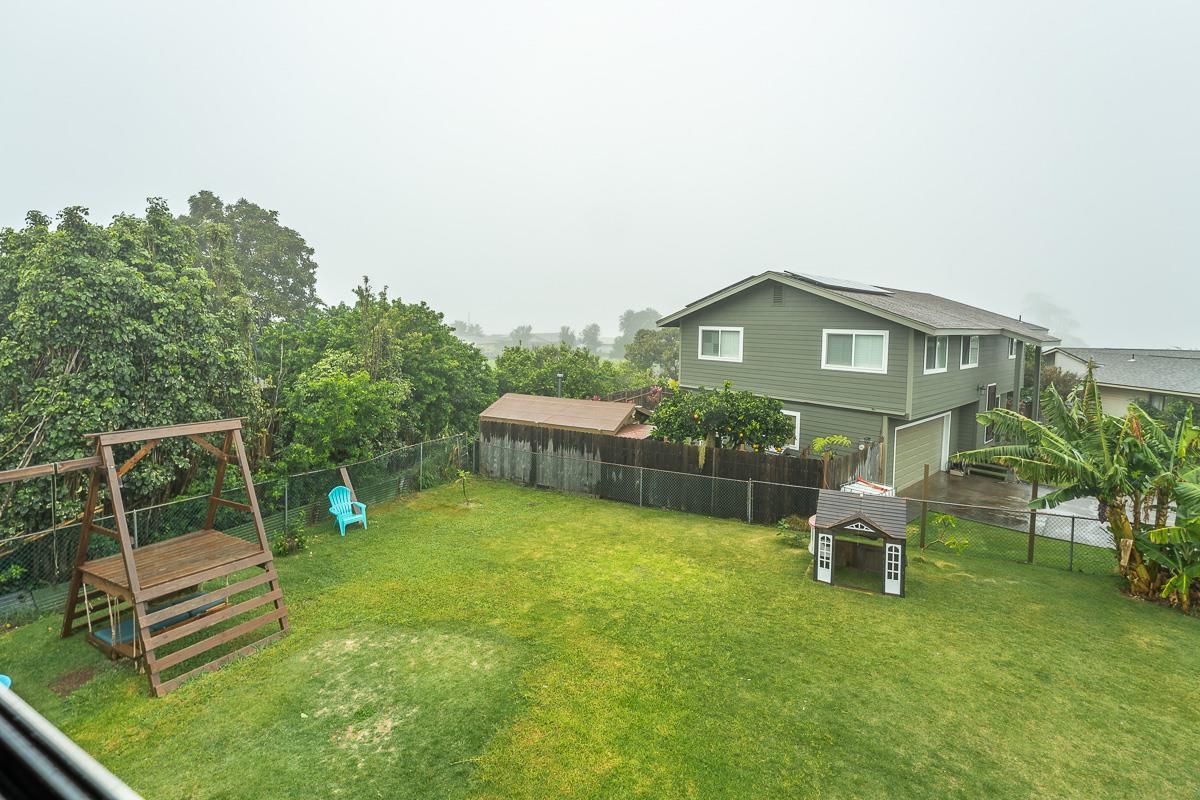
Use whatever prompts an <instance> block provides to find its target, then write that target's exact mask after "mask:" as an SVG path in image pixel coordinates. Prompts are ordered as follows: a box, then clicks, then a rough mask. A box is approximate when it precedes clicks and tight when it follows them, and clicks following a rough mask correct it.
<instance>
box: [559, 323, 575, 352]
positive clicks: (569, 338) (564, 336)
mask: <svg viewBox="0 0 1200 800" xmlns="http://www.w3.org/2000/svg"><path fill="white" fill-rule="evenodd" d="M558 343H559V344H565V345H566V346H567V347H575V345H577V344H578V342H577V341H576V337H575V331H573V330H571V326H570V325H563V326H562V327H561V328H559V329H558Z"/></svg>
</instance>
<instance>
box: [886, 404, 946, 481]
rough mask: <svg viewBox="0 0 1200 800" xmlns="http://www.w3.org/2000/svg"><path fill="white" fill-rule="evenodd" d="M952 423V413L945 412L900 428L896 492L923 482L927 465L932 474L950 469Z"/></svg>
mask: <svg viewBox="0 0 1200 800" xmlns="http://www.w3.org/2000/svg"><path fill="white" fill-rule="evenodd" d="M949 426H950V415H949V414H943V415H942V416H939V417H934V418H933V419H927V420H924V421H922V422H914V423H910V424H908V425H902V426H900V427H898V428H896V443H895V446H894V447H893V449H892V453H893V454H894V455H893V460H894V462H895V463H894V465H893V472H892V476H893V477H892V485H893V486H895V487H896V491H902V490H904V489H907V488H908V487H910V486H912V485H913V484H914V483H920V482H921V479H922V478H923V477H924V475H925V465H926V464H928V465H929V472H930V473H931V474H932V473H934V472H940V471H942V470H944V469H945V468H946V459H947V458H949V455H950V454H949V453H948V452H947V451H946V450H947V447H948V446H949V441H950V437H949Z"/></svg>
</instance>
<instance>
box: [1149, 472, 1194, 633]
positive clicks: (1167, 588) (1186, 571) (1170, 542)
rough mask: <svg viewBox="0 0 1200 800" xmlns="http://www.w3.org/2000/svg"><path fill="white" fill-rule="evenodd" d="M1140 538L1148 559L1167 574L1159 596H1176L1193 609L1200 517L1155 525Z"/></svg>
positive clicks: (1186, 607) (1180, 601)
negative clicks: (1167, 524)
mask: <svg viewBox="0 0 1200 800" xmlns="http://www.w3.org/2000/svg"><path fill="white" fill-rule="evenodd" d="M1195 488H1197V489H1200V486H1197V487H1195ZM1138 538H1139V539H1140V540H1141V541H1140V542H1139V544H1140V546H1141V550H1142V552H1143V553H1144V554H1145V556H1146V558H1147V559H1149V560H1150V561H1153V562H1154V563H1156V564H1158V565H1159V566H1161V567H1162V568H1163V569H1164V570H1165V571H1166V573H1167V578H1166V580H1165V581H1164V582H1163V585H1162V589H1161V590H1160V592H1159V596H1160V597H1162V598H1164V599H1170V598H1171V597H1174V598H1175V599H1176V600H1177V601H1178V603H1179V606H1180V608H1182V609H1183V610H1184V611H1185V612H1186V611H1190V610H1191V596H1192V586H1193V584H1194V583H1200V520H1197V519H1189V520H1187V521H1186V522H1185V523H1183V524H1178V525H1171V526H1167V527H1163V528H1155V529H1154V530H1151V531H1146V532H1145V533H1144V534H1139V535H1138Z"/></svg>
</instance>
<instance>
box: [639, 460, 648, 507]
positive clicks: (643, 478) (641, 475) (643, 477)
mask: <svg viewBox="0 0 1200 800" xmlns="http://www.w3.org/2000/svg"><path fill="white" fill-rule="evenodd" d="M645 482H646V468H645V467H638V505H639V506H640V505H642V503H643V498H644V497H645V492H644V490H643V488H642V487H643V485H644V484H645Z"/></svg>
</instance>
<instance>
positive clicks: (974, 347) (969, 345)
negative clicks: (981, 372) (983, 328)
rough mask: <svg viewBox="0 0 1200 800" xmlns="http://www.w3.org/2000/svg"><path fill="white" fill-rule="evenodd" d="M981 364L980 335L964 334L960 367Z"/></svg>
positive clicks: (964, 367) (967, 367)
mask: <svg viewBox="0 0 1200 800" xmlns="http://www.w3.org/2000/svg"><path fill="white" fill-rule="evenodd" d="M978 366H979V337H978V336H964V337H962V360H961V361H960V362H959V367H961V368H962V369H971V368H972V367H978Z"/></svg>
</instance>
